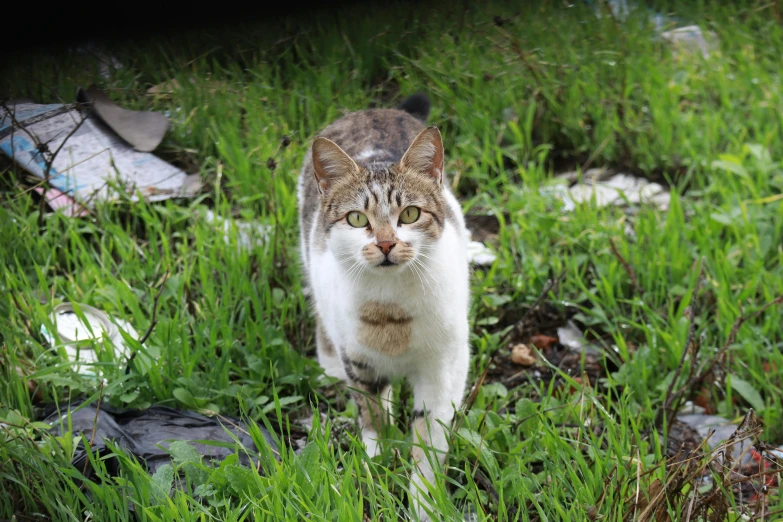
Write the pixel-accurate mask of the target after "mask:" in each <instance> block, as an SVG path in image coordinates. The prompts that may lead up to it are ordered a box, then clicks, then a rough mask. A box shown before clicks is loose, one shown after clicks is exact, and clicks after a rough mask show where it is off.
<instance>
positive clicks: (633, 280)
mask: <svg viewBox="0 0 783 522" xmlns="http://www.w3.org/2000/svg"><path fill="white" fill-rule="evenodd" d="M609 244H610V245H612V252H613V253H614V256H615V257H616V258H617V260H618V261H620V264H621V265H623V268H624V269H625V271H626V272H628V276H629V277H630V278H631V283H633V287H634V290H636V293H637V294H639V295H642V294H643V293H644V292H643V291H642V287H641V286H639V280H638V279H636V274H635V273H634V271H633V268H631V265H629V264H628V261H626V260H625V258H624V257H623V255H622V254H621V253H620V251H619V250H617V246H616V245H615V244H614V240H613V239H612V238H609ZM700 274H701V272H700ZM697 284H698V283H697Z"/></svg>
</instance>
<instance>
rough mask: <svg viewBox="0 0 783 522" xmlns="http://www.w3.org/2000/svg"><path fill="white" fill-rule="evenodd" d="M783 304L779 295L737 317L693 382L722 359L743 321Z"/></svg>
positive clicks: (702, 376) (699, 379) (701, 378)
mask: <svg viewBox="0 0 783 522" xmlns="http://www.w3.org/2000/svg"><path fill="white" fill-rule="evenodd" d="M779 304H783V295H779V296H778V297H776V298H775V299H773V300H772V301H769V302H768V303H766V304H765V305H764V306H762V307H761V308H759V309H758V310H756V311H755V312H753V313H751V314H748V315H741V316H739V317H738V318H737V320H736V321H734V325H733V326H732V327H731V333H729V337H728V339H726V343H725V344H724V345H723V346H722V347H721V349H720V351H718V354H717V355H716V356H715V357H714V358H713V359H712V361H710V362H709V364H708V365H707V367H706V368H705V369H704V370H702V371H701V372H699V376H698V378H697V379H695V382H696V383H698V382H701V381H702V380H704V378H705V377H706V376H707V375H709V374H710V372H712V370H713V369H714V368H715V365H716V364H717V363H718V360H722V359H723V357H724V356H725V355H726V352H727V351H728V350H729V347H730V346H731V345H732V344H734V340H735V339H736V337H737V333H738V332H739V329H740V327H741V326H742V325H743V323H745V321H748V320H750V319H753V318H754V317H758V316H759V315H761V314H762V313H764V311H765V310H766V309H767V308H769V307H771V306H774V305H779Z"/></svg>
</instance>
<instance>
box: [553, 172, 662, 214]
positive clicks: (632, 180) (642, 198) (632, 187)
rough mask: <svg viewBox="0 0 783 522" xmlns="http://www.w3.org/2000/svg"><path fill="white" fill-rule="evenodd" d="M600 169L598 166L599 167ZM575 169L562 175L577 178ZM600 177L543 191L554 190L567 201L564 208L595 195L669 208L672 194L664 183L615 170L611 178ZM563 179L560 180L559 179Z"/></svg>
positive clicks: (601, 202) (598, 200)
mask: <svg viewBox="0 0 783 522" xmlns="http://www.w3.org/2000/svg"><path fill="white" fill-rule="evenodd" d="M596 170H598V169H596ZM588 172H589V171H588ZM573 177H574V173H572V172H567V173H565V174H561V175H559V176H558V178H566V179H568V178H573ZM599 180H600V177H599V178H594V179H585V180H584V181H582V183H579V184H577V185H574V186H573V187H571V188H568V187H567V186H566V185H564V184H562V183H558V184H556V185H551V186H547V187H542V188H541V190H540V192H541V193H542V194H550V195H553V196H555V197H556V198H558V199H560V200H561V201H563V204H564V210H566V211H567V212H571V211H573V210H575V209H576V205H578V204H580V203H589V202H590V201H591V200H592V197H593V195H595V205H596V206H597V207H599V208H600V207H606V206H609V205H615V206H625V205H628V204H651V205H653V206H655V207H657V208H658V209H660V210H666V209H668V208H669V202H670V200H671V195H670V194H669V192H668V191H667V190H666V189H665V188H664V187H663V186H662V185H660V184H658V183H654V182H650V181H647V180H646V179H644V178H637V177H635V176H631V175H629V174H615V175H614V176H612V177H610V178H609V179H607V180H604V181H599ZM558 181H559V180H558Z"/></svg>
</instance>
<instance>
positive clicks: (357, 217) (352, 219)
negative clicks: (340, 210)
mask: <svg viewBox="0 0 783 522" xmlns="http://www.w3.org/2000/svg"><path fill="white" fill-rule="evenodd" d="M348 224H349V225H351V226H352V227H355V228H364V227H366V226H367V216H365V215H364V214H362V213H361V212H356V211H353V212H349V213H348Z"/></svg>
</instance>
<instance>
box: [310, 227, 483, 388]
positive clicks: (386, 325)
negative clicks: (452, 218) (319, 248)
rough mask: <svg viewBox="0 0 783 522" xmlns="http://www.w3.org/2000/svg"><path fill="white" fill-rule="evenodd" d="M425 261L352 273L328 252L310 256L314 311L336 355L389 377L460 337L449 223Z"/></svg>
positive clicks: (458, 276)
mask: <svg viewBox="0 0 783 522" xmlns="http://www.w3.org/2000/svg"><path fill="white" fill-rule="evenodd" d="M428 255H429V259H427V262H426V264H424V263H419V264H417V266H416V267H415V268H413V267H404V268H403V269H402V270H401V271H400V273H398V274H395V275H390V276H386V275H385V274H383V273H382V272H380V273H379V272H378V271H372V272H369V271H368V272H365V273H363V274H355V273H354V274H352V273H351V272H350V271H349V270H348V271H346V270H345V269H344V268H343V267H342V266H341V265H340V263H339V262H338V260H337V259H336V258H335V257H334V256H333V255H332V254H331V253H330V251H329V250H327V251H325V252H322V253H317V254H316V255H314V256H313V263H312V265H311V281H312V283H313V291H314V294H315V295H314V297H315V304H316V309H317V311H318V313H319V315H320V317H321V318H322V319H323V324H324V327H325V329H326V331H327V333H328V335H329V337H330V338H331V339H332V340H333V341H334V342H335V344H336V345H337V347H338V349H339V350H340V351H341V353H345V354H346V355H348V356H349V357H350V358H351V359H357V358H358V359H361V360H364V361H367V362H369V363H372V364H373V366H375V367H376V368H379V369H382V370H383V372H384V373H387V374H388V375H390V376H394V375H406V374H409V373H411V372H412V371H416V370H418V369H421V368H422V364H423V362H425V361H431V362H432V361H436V360H440V359H441V358H442V357H445V356H447V354H446V350H447V347H450V346H454V340H455V339H456V338H464V337H465V336H466V335H467V331H466V330H467V319H466V317H467V307H468V285H467V277H468V276H467V270H468V268H467V256H466V253H465V252H464V241H462V239H461V237H460V234H459V233H458V232H457V231H456V230H454V229H453V228H452V227H449V228H448V229H447V231H446V232H445V233H444V236H443V237H442V238H441V241H439V244H438V248H436V249H435V250H434V251H431V252H430V253H429V254H428Z"/></svg>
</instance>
